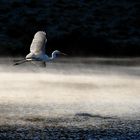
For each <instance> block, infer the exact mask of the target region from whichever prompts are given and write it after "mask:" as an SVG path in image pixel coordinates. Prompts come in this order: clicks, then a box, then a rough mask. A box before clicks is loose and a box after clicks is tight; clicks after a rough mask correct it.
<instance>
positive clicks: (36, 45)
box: [14, 31, 66, 66]
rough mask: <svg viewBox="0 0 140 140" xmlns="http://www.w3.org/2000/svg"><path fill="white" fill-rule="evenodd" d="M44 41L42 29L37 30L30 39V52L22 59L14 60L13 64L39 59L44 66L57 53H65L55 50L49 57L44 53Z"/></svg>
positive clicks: (44, 34) (45, 40) (44, 36)
mask: <svg viewBox="0 0 140 140" xmlns="http://www.w3.org/2000/svg"><path fill="white" fill-rule="evenodd" d="M46 43H47V38H46V33H45V32H44V31H38V32H37V33H36V34H35V35H34V38H33V40H32V43H31V46H30V53H29V54H28V55H26V57H25V58H24V59H22V60H15V62H16V63H15V64H14V65H19V64H22V63H25V62H34V61H41V62H42V63H43V65H44V66H46V62H47V61H50V60H53V59H55V58H56V57H57V54H62V55H66V54H65V53H62V52H60V51H58V50H55V51H53V52H52V55H51V57H49V56H48V55H47V54H45V46H46Z"/></svg>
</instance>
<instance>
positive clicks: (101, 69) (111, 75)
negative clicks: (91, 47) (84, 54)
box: [0, 57, 140, 125]
mask: <svg viewBox="0 0 140 140" xmlns="http://www.w3.org/2000/svg"><path fill="white" fill-rule="evenodd" d="M14 59H15V58H11V57H7V58H1V59H0V125H2V124H5V123H7V124H16V123H17V124H20V123H23V124H26V119H23V118H29V117H43V118H51V117H54V118H59V117H72V116H75V115H77V114H89V115H100V116H104V117H122V118H130V119H136V118H139V117H140V113H139V110H140V100H139V99H140V61H139V60H140V59H139V58H133V59H128V58H125V59H121V58H118V59H115V58H112V59H107V58H66V59H64V58H61V59H58V60H56V61H54V62H48V63H47V66H46V68H43V67H40V64H39V63H36V65H34V64H30V63H26V64H23V65H19V66H13V60H14ZM16 59H18V58H16ZM84 123H85V125H88V124H91V123H98V121H97V120H96V121H94V122H90V120H89V121H88V122H81V123H80V124H77V125H81V124H83V125H84ZM75 125H76V124H75Z"/></svg>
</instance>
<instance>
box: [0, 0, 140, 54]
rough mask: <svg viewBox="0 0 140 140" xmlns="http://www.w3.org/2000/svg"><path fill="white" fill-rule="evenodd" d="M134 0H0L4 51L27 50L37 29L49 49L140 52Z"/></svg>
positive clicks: (0, 34)
mask: <svg viewBox="0 0 140 140" xmlns="http://www.w3.org/2000/svg"><path fill="white" fill-rule="evenodd" d="M139 6H140V1H138V0H137V1H136V0H117V1H113V0H100V1H99V0H88V1H86V0H77V1H73V0H67V1H66V0H11V1H8V0H7V1H6V0H1V1H0V55H24V54H26V53H27V52H28V51H29V46H30V43H31V41H32V39H33V36H34V34H35V33H36V31H38V30H43V31H46V32H47V39H48V42H47V51H48V54H50V53H51V51H53V50H54V49H59V50H62V51H63V52H66V53H68V54H69V55H71V56H82V55H84V56H94V55H98V56H140V38H139V37H140V29H139V23H140V21H139V14H138V13H140V9H139Z"/></svg>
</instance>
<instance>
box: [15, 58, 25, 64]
mask: <svg viewBox="0 0 140 140" xmlns="http://www.w3.org/2000/svg"><path fill="white" fill-rule="evenodd" d="M23 60H25V58H23V59H20V60H14V62H15V63H17V62H20V61H23Z"/></svg>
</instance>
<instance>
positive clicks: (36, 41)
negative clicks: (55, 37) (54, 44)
mask: <svg viewBox="0 0 140 140" xmlns="http://www.w3.org/2000/svg"><path fill="white" fill-rule="evenodd" d="M46 42H47V39H46V33H45V32H43V31H39V32H37V33H36V34H35V36H34V38H33V41H32V43H31V46H30V52H32V53H33V54H35V55H40V54H45V45H46Z"/></svg>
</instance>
